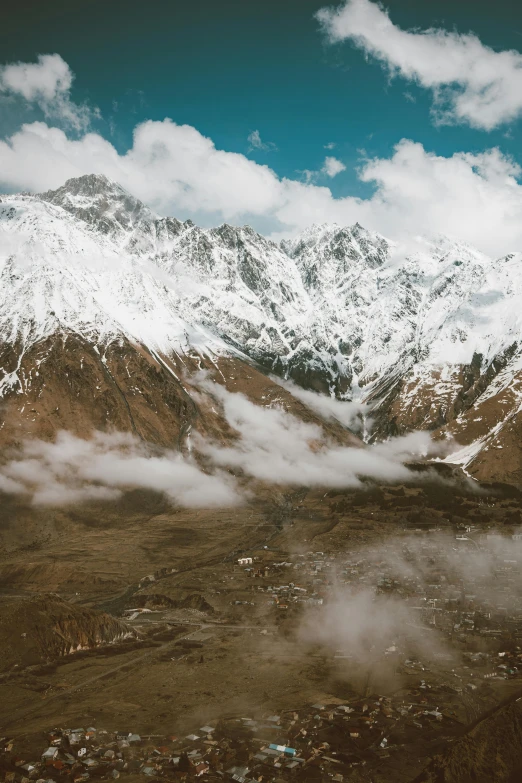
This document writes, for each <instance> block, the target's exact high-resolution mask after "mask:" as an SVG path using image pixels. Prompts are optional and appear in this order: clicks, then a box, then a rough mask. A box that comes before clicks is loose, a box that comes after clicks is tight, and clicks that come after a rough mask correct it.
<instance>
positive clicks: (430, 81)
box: [316, 0, 522, 130]
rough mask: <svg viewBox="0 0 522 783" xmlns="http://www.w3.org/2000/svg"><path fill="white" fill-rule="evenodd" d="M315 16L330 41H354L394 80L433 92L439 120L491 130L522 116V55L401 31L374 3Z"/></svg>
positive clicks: (449, 36)
mask: <svg viewBox="0 0 522 783" xmlns="http://www.w3.org/2000/svg"><path fill="white" fill-rule="evenodd" d="M316 16H317V19H318V20H319V22H320V23H321V26H322V28H323V30H324V32H325V33H326V35H327V37H328V39H329V40H330V41H331V42H338V41H345V40H348V41H351V42H353V43H354V44H355V45H356V46H359V47H360V48H361V49H363V50H364V51H365V52H366V53H367V54H369V55H371V56H373V57H375V58H376V59H377V60H379V61H380V62H381V63H383V65H384V66H385V67H387V68H388V70H389V72H390V73H391V75H392V76H394V75H398V76H402V77H403V78H405V79H409V80H411V81H414V82H416V83H417V84H419V85H421V86H422V87H424V88H426V89H429V90H431V91H432V92H433V97H434V111H435V115H436V117H437V119H438V121H439V122H446V123H449V122H457V123H467V124H469V125H471V126H473V127H475V128H482V129H484V130H492V129H493V128H495V127H497V126H498V125H500V124H502V123H505V122H510V121H512V120H515V119H517V118H518V117H519V116H520V115H521V113H522V54H520V52H517V51H514V50H505V51H501V52H495V51H494V50H493V49H491V48H490V47H488V46H485V45H484V44H483V43H482V42H481V41H480V40H479V38H477V36H476V35H474V34H472V33H467V34H459V33H457V32H448V31H447V30H443V29H429V30H421V31H419V30H414V31H406V30H402V29H401V28H400V27H398V26H397V25H395V24H393V22H392V21H391V19H390V17H389V15H388V13H387V11H386V10H385V9H384V8H383V7H382V5H381V4H380V3H375V2H372V1H371V0H347V1H346V2H345V3H344V4H343V5H341V6H338V7H337V8H322V9H321V10H319V11H318V12H317V15H316Z"/></svg>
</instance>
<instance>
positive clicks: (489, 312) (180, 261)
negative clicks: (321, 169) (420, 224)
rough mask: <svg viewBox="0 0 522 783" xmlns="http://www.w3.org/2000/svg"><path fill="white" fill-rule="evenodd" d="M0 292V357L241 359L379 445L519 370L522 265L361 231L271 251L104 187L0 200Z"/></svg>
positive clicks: (444, 243) (328, 231)
mask: <svg viewBox="0 0 522 783" xmlns="http://www.w3.org/2000/svg"><path fill="white" fill-rule="evenodd" d="M0 282H1V287H0V335H1V338H2V341H3V342H4V343H13V344H14V343H16V344H19V345H20V346H23V348H24V349H26V348H27V347H28V346H30V345H33V344H35V343H36V342H38V341H41V340H43V339H45V338H47V337H49V336H50V335H52V334H54V333H67V332H71V333H74V334H77V335H80V336H82V337H84V338H86V339H88V340H90V341H92V342H93V343H100V344H107V343H109V342H111V341H114V340H118V339H119V338H125V339H130V340H132V341H134V342H136V343H139V344H142V345H144V346H146V347H147V348H149V349H150V350H152V351H160V352H162V353H163V354H165V355H168V354H169V353H172V352H184V351H188V350H189V349H191V348H192V349H196V350H197V351H200V352H204V351H207V352H208V351H210V352H215V353H220V352H221V353H227V352H240V353H241V354H246V355H247V356H249V357H251V358H252V359H253V360H255V361H256V362H258V363H259V364H260V365H262V366H264V367H265V368H266V369H268V370H270V371H274V372H276V373H278V374H280V375H284V376H287V377H291V378H293V379H294V380H295V381H296V382H297V383H300V384H302V385H304V386H307V387H310V388H316V389H319V390H321V391H325V392H330V393H334V394H335V395H337V396H339V397H341V398H345V399H369V400H371V401H373V404H374V405H375V407H376V411H375V421H376V431H377V433H378V434H381V435H385V434H387V433H390V432H394V431H401V430H405V429H410V428H414V427H431V428H434V427H437V426H442V425H444V424H446V423H447V422H448V421H449V420H452V421H453V420H455V421H457V419H458V418H459V417H460V419H461V421H462V417H463V416H464V414H465V412H466V411H467V410H468V409H469V408H470V406H471V405H476V404H477V401H480V400H482V401H484V400H485V399H486V397H485V395H486V396H487V395H488V394H489V395H490V397H492V396H493V397H494V396H495V395H497V396H498V393H499V390H498V388H497V387H498V386H499V384H500V386H501V387H502V384H504V386H503V387H502V388H504V389H505V388H507V387H511V386H512V384H513V381H514V378H515V377H517V374H518V373H519V372H521V371H522V361H521V358H520V357H521V349H520V348H519V343H520V342H521V340H520V337H521V334H522V323H521V318H522V315H521V308H520V301H522V299H521V297H522V255H521V254H514V255H510V256H507V257H505V258H501V259H496V260H493V259H490V258H488V257H486V256H484V255H483V254H482V253H480V252H478V251H477V250H474V249H473V248H471V247H469V246H467V245H463V244H461V243H459V242H455V241H450V240H448V239H446V238H444V237H437V238H435V239H433V238H432V239H426V238H422V239H419V240H418V241H417V242H416V244H415V246H413V247H412V248H410V250H409V251H408V252H405V251H403V250H401V248H400V247H397V246H396V245H394V244H393V243H392V242H389V241H388V240H386V239H385V238H384V237H381V236H379V235H377V234H374V233H371V232H369V231H366V230H365V229H364V228H362V227H361V226H360V225H358V224H356V225H354V226H351V227H340V226H336V225H323V226H312V227H311V228H309V229H308V230H306V231H305V232H303V233H302V234H301V235H300V236H298V237H296V238H294V239H292V240H288V241H284V242H282V243H281V244H280V245H277V244H275V243H273V242H271V241H270V240H268V239H266V238H264V237H262V236H261V235H259V234H257V233H256V232H255V231H253V230H252V229H251V228H249V227H248V226H245V227H242V228H235V227H232V226H229V225H226V224H225V225H222V226H220V227H219V228H212V229H201V228H198V227H197V226H195V225H194V224H193V223H192V222H191V221H186V222H184V223H183V222H181V221H179V220H177V219H175V218H160V217H158V216H156V215H154V214H153V213H152V212H151V211H150V210H149V209H148V208H147V207H145V206H144V205H143V204H141V202H139V201H138V200H137V199H135V198H133V197H132V196H131V195H129V194H128V193H126V192H125V191H124V190H123V189H122V188H121V187H120V186H119V185H117V184H115V183H113V182H110V181H109V180H107V179H106V178H105V177H103V176H99V175H90V176H85V177H80V178H77V179H73V180H69V181H68V182H67V183H65V185H64V186H63V187H61V188H59V189H58V190H56V191H50V192H47V193H43V194H40V195H39V196H30V195H18V196H5V197H2V200H1V202H0ZM11 380H13V379H12V378H11ZM8 382H9V379H8V378H7V374H6V376H5V377H4V383H8ZM0 383H1V381H0ZM495 384H496V385H495ZM499 388H500V387H499Z"/></svg>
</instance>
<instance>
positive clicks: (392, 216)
mask: <svg viewBox="0 0 522 783" xmlns="http://www.w3.org/2000/svg"><path fill="white" fill-rule="evenodd" d="M89 173H97V174H105V175H106V176H107V177H109V178H110V179H113V180H115V181H116V182H119V183H120V184H121V185H122V186H123V187H125V188H126V189H127V190H129V192H131V193H132V194H133V195H135V196H137V197H138V198H140V199H141V200H142V201H144V202H145V203H146V204H148V205H150V206H151V207H152V208H154V209H155V210H157V211H158V212H160V213H162V214H169V215H175V216H178V217H183V218H185V217H195V218H196V219H197V220H199V221H200V222H203V223H206V224H207V225H215V224H217V223H219V222H221V221H223V220H227V221H232V222H244V221H247V222H249V223H250V224H251V225H253V226H254V227H256V226H257V227H258V228H259V229H260V230H262V231H263V232H264V233H269V234H271V235H272V236H273V237H274V238H278V237H279V236H289V235H292V234H294V233H296V232H297V231H300V230H302V229H304V228H306V227H308V226H310V225H311V224H312V223H325V222H326V223H338V224H340V225H351V224H353V223H355V222H359V223H361V225H363V226H365V227H366V228H368V229H370V230H375V231H379V232H380V233H382V234H384V235H385V236H388V237H389V238H391V239H397V238H401V237H403V236H405V235H407V234H414V235H419V234H426V235H428V236H429V235H433V234H446V235H448V236H453V237H456V238H457V239H461V240H463V241H465V242H469V243H470V244H474V245H476V246H477V247H479V248H480V249H481V250H483V251H484V252H486V253H491V254H493V255H500V254H502V253H506V252H511V251H513V250H516V249H517V248H520V247H522V186H521V185H520V184H519V177H520V174H521V171H520V168H519V166H518V165H517V164H516V163H515V162H514V161H513V160H511V159H510V158H509V157H507V156H505V155H503V154H502V152H500V150H498V149H491V150H487V151H485V152H479V153H474V154H472V153H455V154H454V155H452V156H450V157H444V156H439V155H435V154H433V153H430V152H427V151H426V150H425V149H424V147H423V146H422V144H418V143H415V142H413V141H409V140H403V141H401V142H400V143H399V144H398V145H397V146H396V147H395V150H394V152H393V155H392V156H391V157H390V158H374V159H371V160H367V161H366V162H365V163H364V164H363V165H362V167H361V168H360V170H359V177H360V178H361V179H362V180H363V181H364V182H369V183H372V184H373V185H374V186H375V193H374V194H373V195H372V196H371V197H369V198H367V199H361V198H355V197H351V196H346V197H344V198H334V197H333V195H332V192H331V191H330V189H329V188H327V187H324V186H322V187H321V186H318V185H316V184H313V183H310V182H308V183H307V182H301V181H298V180H292V179H286V178H282V179H281V178H279V177H278V176H277V175H276V173H275V172H274V171H273V170H272V169H270V168H269V167H268V166H266V165H260V164H258V163H256V162H254V161H252V160H249V159H248V158H247V157H245V156H244V155H241V154H238V153H234V152H226V151H224V150H218V149H216V147H215V145H214V144H213V142H212V140H211V139H208V138H206V137H205V136H203V135H202V134H200V133H199V132H198V131H197V130H196V129H195V128H192V127H190V126H188V125H177V124H176V123H174V122H172V121H171V120H164V121H162V122H154V121H147V122H144V123H142V124H140V125H138V126H137V127H136V128H135V131H134V141H133V145H132V147H131V148H130V149H129V150H128V152H126V153H125V154H119V153H118V152H117V150H116V149H115V148H114V146H113V145H112V144H111V143H110V142H109V141H107V140H106V139H104V138H103V137H102V136H100V135H99V134H97V133H87V134H85V135H83V136H81V137H80V138H78V139H70V138H69V137H68V136H67V134H66V133H65V132H64V131H63V130H61V129H59V128H53V127H50V126H49V125H47V124H46V123H43V122H35V123H31V124H27V125H24V126H22V128H21V129H20V130H19V131H18V132H17V133H15V134H13V136H11V137H10V138H9V139H7V140H6V141H0V186H3V187H4V188H5V187H8V188H9V189H20V190H30V191H33V192H40V191H44V190H48V189H50V188H56V187H59V186H61V185H62V184H63V183H64V182H65V180H66V179H68V178H70V177H77V176H80V175H82V174H89Z"/></svg>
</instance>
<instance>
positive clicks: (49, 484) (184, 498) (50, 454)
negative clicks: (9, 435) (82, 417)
mask: <svg viewBox="0 0 522 783" xmlns="http://www.w3.org/2000/svg"><path fill="white" fill-rule="evenodd" d="M156 451H157V450H156ZM131 488H142V489H151V490H155V491H157V492H163V493H164V494H165V495H166V496H167V497H168V498H170V499H171V500H172V502H173V503H176V504H178V505H181V506H186V507H189V508H197V507H212V506H233V505H236V504H237V503H239V502H241V500H242V495H241V493H240V491H239V490H238V488H237V485H236V482H235V481H234V479H233V477H231V476H229V475H227V474H224V473H221V472H219V471H217V472H214V473H212V474H209V473H205V472H203V471H202V470H201V469H200V468H199V467H198V466H197V465H196V463H195V462H193V461H191V460H190V459H189V458H186V457H183V456H182V455H181V454H179V453H177V452H173V451H167V450H164V451H163V452H161V453H154V452H152V450H151V449H150V448H147V446H145V445H144V444H143V443H141V442H140V441H139V440H138V439H137V438H136V437H135V436H133V435H130V434H128V433H113V434H107V433H102V432H96V433H94V435H93V437H92V438H91V439H89V440H84V439H82V438H78V437H75V436H74V435H71V434H70V433H67V432H59V433H58V434H57V436H56V440H55V441H54V442H52V443H49V442H46V441H42V440H28V441H26V442H25V443H24V444H23V446H22V448H21V450H20V452H19V453H18V454H17V455H16V456H14V457H13V458H12V459H11V460H9V461H8V462H7V463H6V464H4V465H3V466H2V467H1V468H0V490H2V491H3V492H6V493H9V494H20V495H29V496H31V497H32V502H33V503H34V504H35V505H67V504H71V503H82V502H86V501H110V500H117V499H118V498H119V497H120V496H121V494H122V492H123V491H124V490H126V489H131Z"/></svg>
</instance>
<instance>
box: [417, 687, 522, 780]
mask: <svg viewBox="0 0 522 783" xmlns="http://www.w3.org/2000/svg"><path fill="white" fill-rule="evenodd" d="M521 780H522V697H520V696H519V697H518V698H516V700H512V701H511V702H510V703H509V704H507V705H505V706H502V707H500V708H498V709H496V710H494V711H493V712H492V713H490V714H489V715H488V717H486V718H485V719H484V720H482V721H480V723H478V725H476V726H475V727H474V728H472V729H471V731H469V732H468V733H467V734H466V735H465V736H464V737H461V738H460V739H458V740H456V741H455V742H454V743H453V744H452V745H451V746H450V749H449V750H448V752H447V753H446V754H445V755H443V756H438V757H435V758H434V759H433V761H432V762H431V763H430V765H429V766H428V768H427V769H426V770H425V771H424V772H422V773H421V774H420V775H419V776H418V777H416V778H415V780H414V781H413V783H520V781H521Z"/></svg>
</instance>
